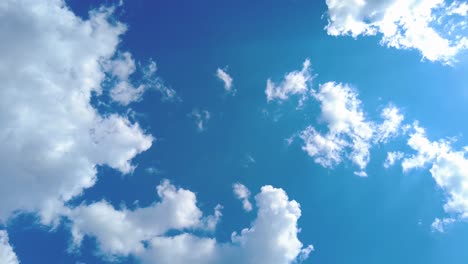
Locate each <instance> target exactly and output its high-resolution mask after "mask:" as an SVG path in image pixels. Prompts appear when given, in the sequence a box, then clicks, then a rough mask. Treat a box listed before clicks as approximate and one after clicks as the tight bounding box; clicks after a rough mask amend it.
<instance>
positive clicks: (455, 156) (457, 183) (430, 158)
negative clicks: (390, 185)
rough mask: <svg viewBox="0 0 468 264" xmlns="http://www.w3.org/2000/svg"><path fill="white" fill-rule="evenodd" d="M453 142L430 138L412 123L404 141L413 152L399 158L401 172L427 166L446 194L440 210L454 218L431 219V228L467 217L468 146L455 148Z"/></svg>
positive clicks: (439, 227)
mask: <svg viewBox="0 0 468 264" xmlns="http://www.w3.org/2000/svg"><path fill="white" fill-rule="evenodd" d="M453 142H454V139H440V140H438V141H431V140H429V139H428V137H427V135H426V131H425V130H424V129H423V128H422V127H420V126H419V124H418V123H415V124H413V127H412V132H411V133H410V135H409V139H408V142H407V144H408V146H409V147H410V148H411V149H412V150H414V151H415V153H413V154H411V155H407V156H406V157H405V158H404V159H403V160H402V168H403V171H405V172H408V171H410V170H412V169H420V168H426V167H428V168H429V171H430V173H431V175H432V178H433V179H434V181H435V183H436V184H437V186H438V187H439V188H441V189H442V190H443V191H444V192H445V193H446V195H447V201H446V203H445V205H444V210H445V211H446V212H447V213H448V214H450V215H452V216H454V217H449V218H446V219H442V220H440V219H435V221H434V223H433V224H432V228H433V230H436V231H441V232H442V231H443V230H444V227H445V226H446V225H448V224H450V223H452V222H454V221H455V220H456V219H462V220H466V219H468V187H467V186H468V170H467V168H468V159H467V158H466V156H467V150H468V148H467V147H465V148H463V149H461V150H455V149H454V148H453V146H452V143H453Z"/></svg>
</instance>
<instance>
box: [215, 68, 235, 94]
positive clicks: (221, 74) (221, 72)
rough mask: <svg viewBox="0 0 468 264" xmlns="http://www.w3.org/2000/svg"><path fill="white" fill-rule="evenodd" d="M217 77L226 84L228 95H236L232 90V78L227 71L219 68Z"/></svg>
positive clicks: (225, 88)
mask: <svg viewBox="0 0 468 264" xmlns="http://www.w3.org/2000/svg"><path fill="white" fill-rule="evenodd" d="M216 77H218V79H220V80H221V81H222V82H223V84H224V90H226V92H228V93H233V94H234V93H235V90H233V89H232V82H233V80H232V77H231V76H230V75H229V74H228V73H227V72H226V69H224V70H223V69H220V68H218V69H217V70H216Z"/></svg>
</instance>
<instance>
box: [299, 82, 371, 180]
mask: <svg viewBox="0 0 468 264" xmlns="http://www.w3.org/2000/svg"><path fill="white" fill-rule="evenodd" d="M312 95H313V97H314V98H315V99H317V100H318V101H319V102H320V109H321V115H320V119H319V120H320V121H322V122H324V123H325V124H326V125H327V128H328V132H327V133H326V134H324V135H322V134H320V133H318V132H317V131H316V129H315V128H313V127H308V128H306V129H305V130H304V131H302V132H301V138H302V140H303V141H304V146H303V149H304V150H305V151H306V152H307V153H308V154H309V156H311V157H313V158H314V160H315V162H317V163H319V164H321V165H322V166H324V167H332V166H334V165H336V164H338V163H340V162H341V161H342V156H343V155H344V154H345V152H346V154H347V156H348V158H349V159H350V160H351V161H352V162H353V163H354V164H356V165H357V166H358V167H359V169H360V170H361V172H362V170H364V169H365V167H366V165H367V163H368V162H369V148H370V147H371V140H372V138H373V136H374V127H373V123H372V122H369V121H367V120H366V118H365V116H364V112H363V111H362V110H361V101H359V99H358V98H357V94H356V93H355V91H353V90H352V89H351V88H350V87H349V86H348V85H345V84H338V83H334V82H328V83H325V84H322V85H320V88H319V90H318V91H312ZM361 172H358V173H359V174H360V175H363V173H361Z"/></svg>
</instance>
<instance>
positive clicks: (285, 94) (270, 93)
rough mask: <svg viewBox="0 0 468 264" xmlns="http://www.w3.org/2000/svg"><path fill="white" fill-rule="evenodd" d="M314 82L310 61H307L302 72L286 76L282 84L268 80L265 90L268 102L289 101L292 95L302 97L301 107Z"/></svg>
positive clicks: (290, 73) (293, 72) (294, 72)
mask: <svg viewBox="0 0 468 264" xmlns="http://www.w3.org/2000/svg"><path fill="white" fill-rule="evenodd" d="M312 80H313V76H312V74H311V69H310V60H308V59H306V60H305V61H304V63H303V65H302V70H300V71H292V72H289V73H287V74H285V76H284V79H283V80H282V81H281V83H280V84H275V83H274V82H273V81H271V80H270V79H268V80H267V86H266V89H265V94H266V96H267V101H268V102H270V101H273V100H277V101H280V102H281V101H284V100H287V99H288V98H289V97H290V96H291V95H301V99H300V101H299V106H300V105H302V104H303V102H304V100H305V99H306V98H307V92H308V91H309V86H310V85H311V83H312Z"/></svg>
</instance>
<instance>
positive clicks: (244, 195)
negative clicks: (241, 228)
mask: <svg viewBox="0 0 468 264" xmlns="http://www.w3.org/2000/svg"><path fill="white" fill-rule="evenodd" d="M232 190H233V191H234V194H235V195H236V198H237V199H239V200H241V201H242V207H244V210H246V211H247V212H250V211H252V204H251V203H250V201H249V198H250V191H249V189H248V188H247V187H245V185H243V184H241V183H234V184H233V185H232Z"/></svg>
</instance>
